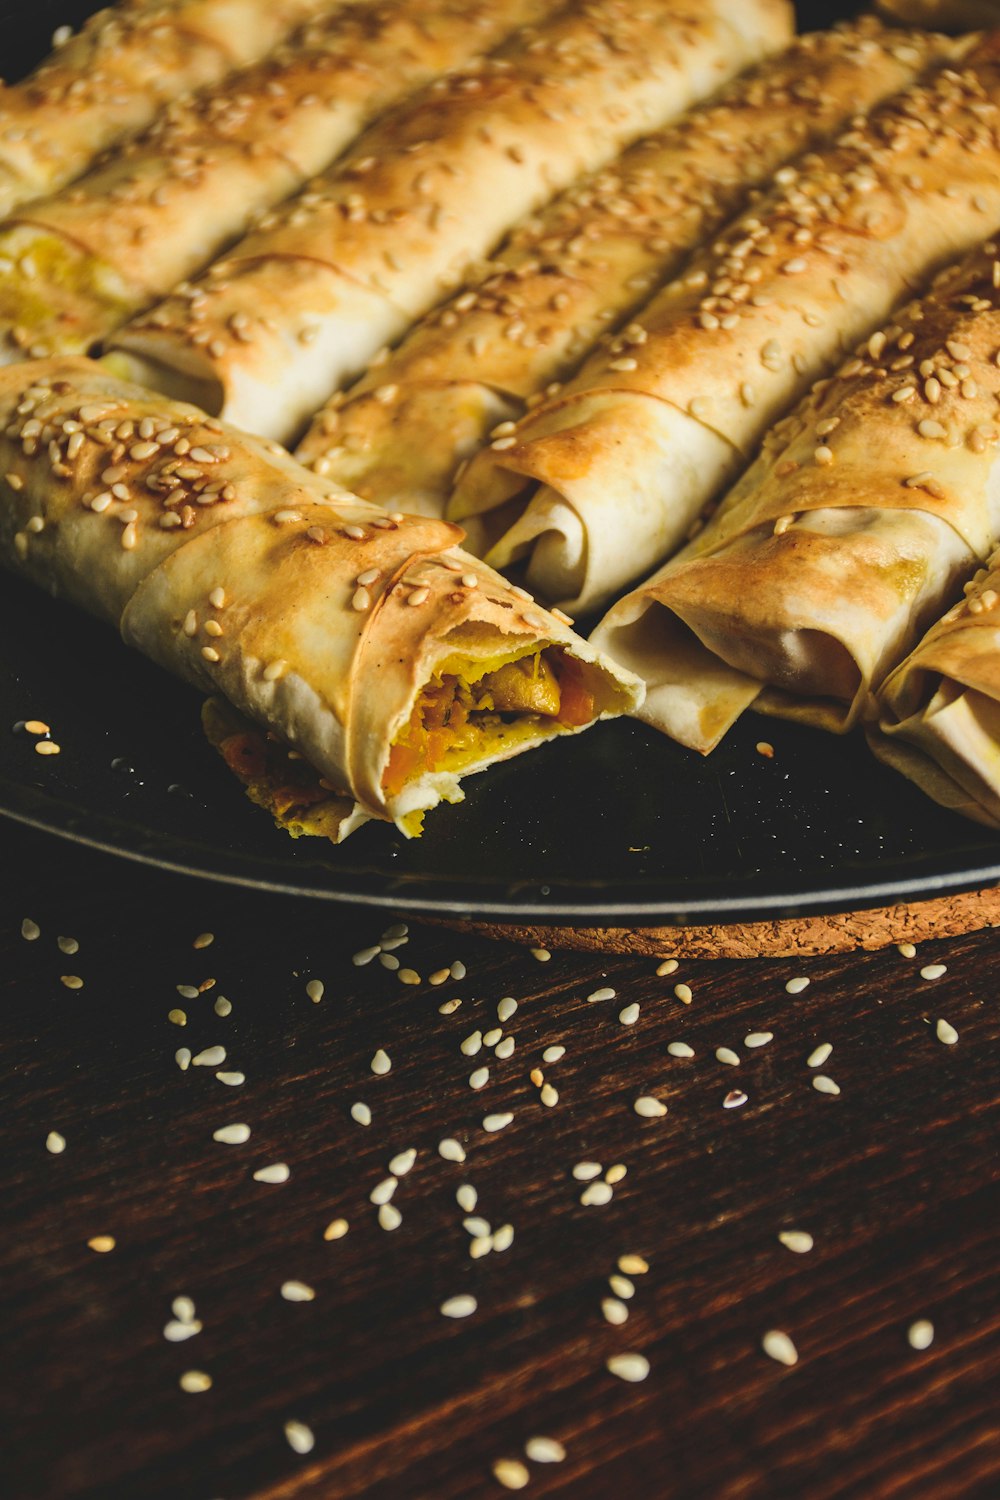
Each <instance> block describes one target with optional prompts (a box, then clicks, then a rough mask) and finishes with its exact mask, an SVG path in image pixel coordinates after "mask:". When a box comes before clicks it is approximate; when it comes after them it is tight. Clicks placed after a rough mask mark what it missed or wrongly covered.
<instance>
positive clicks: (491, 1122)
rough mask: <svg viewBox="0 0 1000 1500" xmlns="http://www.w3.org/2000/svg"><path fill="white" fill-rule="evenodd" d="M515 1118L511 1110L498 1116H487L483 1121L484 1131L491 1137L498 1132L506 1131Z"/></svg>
mask: <svg viewBox="0 0 1000 1500" xmlns="http://www.w3.org/2000/svg"><path fill="white" fill-rule="evenodd" d="M513 1118H514V1116H513V1114H512V1113H511V1112H510V1111H509V1110H504V1111H502V1112H501V1113H500V1114H496V1115H487V1116H486V1117H485V1119H484V1120H483V1129H484V1130H486V1131H488V1132H489V1133H490V1134H491V1135H492V1134H494V1133H495V1132H496V1131H498V1130H506V1128H507V1126H508V1125H509V1124H510V1122H511V1121H512V1120H513Z"/></svg>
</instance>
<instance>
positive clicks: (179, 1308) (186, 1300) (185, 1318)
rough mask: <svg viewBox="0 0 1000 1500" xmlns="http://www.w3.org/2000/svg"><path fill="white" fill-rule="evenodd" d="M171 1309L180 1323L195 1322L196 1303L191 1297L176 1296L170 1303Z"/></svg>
mask: <svg viewBox="0 0 1000 1500" xmlns="http://www.w3.org/2000/svg"><path fill="white" fill-rule="evenodd" d="M170 1311H171V1312H172V1313H173V1315H174V1317H175V1318H176V1319H177V1321H178V1322H179V1323H192V1322H194V1315H195V1305H194V1303H193V1301H192V1300H191V1298H190V1297H175V1298H174V1300H173V1302H171V1304H170Z"/></svg>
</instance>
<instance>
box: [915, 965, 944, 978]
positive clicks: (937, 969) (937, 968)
mask: <svg viewBox="0 0 1000 1500" xmlns="http://www.w3.org/2000/svg"><path fill="white" fill-rule="evenodd" d="M947 972H948V965H947V964H924V967H923V968H922V969H921V970H920V977H921V979H940V978H941V975H942V974H947Z"/></svg>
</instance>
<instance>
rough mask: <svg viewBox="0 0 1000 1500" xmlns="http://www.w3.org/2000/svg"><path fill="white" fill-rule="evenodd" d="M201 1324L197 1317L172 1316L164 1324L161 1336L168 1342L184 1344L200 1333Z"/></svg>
mask: <svg viewBox="0 0 1000 1500" xmlns="http://www.w3.org/2000/svg"><path fill="white" fill-rule="evenodd" d="M202 1326H203V1325H202V1324H201V1323H200V1322H199V1321H198V1319H197V1318H194V1317H192V1318H173V1319H171V1321H170V1322H169V1323H166V1324H164V1328H163V1337H164V1338H165V1339H166V1341H167V1343H168V1344H184V1343H186V1342H187V1340H188V1339H193V1338H194V1337H195V1336H196V1335H197V1334H199V1333H201V1330H202Z"/></svg>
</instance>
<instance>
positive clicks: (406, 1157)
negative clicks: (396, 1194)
mask: <svg viewBox="0 0 1000 1500" xmlns="http://www.w3.org/2000/svg"><path fill="white" fill-rule="evenodd" d="M416 1159H417V1152H416V1148H415V1147H414V1146H410V1147H408V1149H407V1150H406V1151H398V1152H397V1153H396V1155H395V1156H394V1157H393V1158H392V1161H391V1162H390V1163H389V1171H390V1172H391V1173H392V1175H393V1176H394V1177H405V1176H406V1174H407V1172H409V1171H410V1169H411V1168H412V1166H413V1163H414V1162H415V1161H416Z"/></svg>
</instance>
